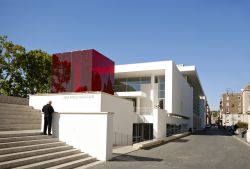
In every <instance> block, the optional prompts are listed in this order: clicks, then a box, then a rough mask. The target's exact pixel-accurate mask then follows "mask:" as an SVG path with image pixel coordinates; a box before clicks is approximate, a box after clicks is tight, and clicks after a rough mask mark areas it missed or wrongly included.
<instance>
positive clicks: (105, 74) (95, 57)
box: [52, 49, 114, 94]
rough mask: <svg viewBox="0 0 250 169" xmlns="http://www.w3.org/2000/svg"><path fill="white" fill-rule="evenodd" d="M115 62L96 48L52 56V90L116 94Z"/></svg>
mask: <svg viewBox="0 0 250 169" xmlns="http://www.w3.org/2000/svg"><path fill="white" fill-rule="evenodd" d="M113 84H114V62H113V61H112V60H110V59H109V58H107V57H106V56H104V55H102V54H101V53H99V52H97V51H96V50H94V49H90V50H82V51H74V52H65V53H57V54H53V56H52V92H53V93H58V92H84V91H103V92H106V93H109V94H114V91H113Z"/></svg>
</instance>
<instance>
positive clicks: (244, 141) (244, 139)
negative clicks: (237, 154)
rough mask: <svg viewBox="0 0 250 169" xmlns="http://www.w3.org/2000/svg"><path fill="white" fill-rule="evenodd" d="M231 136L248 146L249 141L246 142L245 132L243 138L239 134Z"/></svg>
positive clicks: (249, 144)
mask: <svg viewBox="0 0 250 169" xmlns="http://www.w3.org/2000/svg"><path fill="white" fill-rule="evenodd" d="M233 137H234V138H236V139H237V140H239V141H241V142H242V143H244V144H245V145H247V146H250V143H249V142H247V136H246V134H245V137H244V138H242V137H241V134H237V135H233Z"/></svg>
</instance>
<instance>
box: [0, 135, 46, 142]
mask: <svg viewBox="0 0 250 169" xmlns="http://www.w3.org/2000/svg"><path fill="white" fill-rule="evenodd" d="M46 138H50V137H49V136H47V135H37V136H25V137H7V138H0V143H7V142H8V143H10V142H17V141H30V140H40V139H46Z"/></svg>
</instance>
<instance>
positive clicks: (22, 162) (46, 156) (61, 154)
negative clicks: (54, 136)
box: [0, 149, 80, 169]
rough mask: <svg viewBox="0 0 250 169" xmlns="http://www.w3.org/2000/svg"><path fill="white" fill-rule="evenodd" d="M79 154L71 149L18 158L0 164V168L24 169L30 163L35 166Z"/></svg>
mask: <svg viewBox="0 0 250 169" xmlns="http://www.w3.org/2000/svg"><path fill="white" fill-rule="evenodd" d="M79 152H80V151H79V150H77V149H71V150H66V151H60V152H55V153H48V154H43V155H38V156H32V157H27V158H20V159H17V160H11V161H6V162H0V168H1V169H5V168H14V167H19V166H22V167H21V168H24V165H29V164H32V163H36V164H37V163H39V162H46V161H49V160H51V159H55V158H60V157H65V156H70V155H73V154H77V153H79ZM43 168H46V167H43Z"/></svg>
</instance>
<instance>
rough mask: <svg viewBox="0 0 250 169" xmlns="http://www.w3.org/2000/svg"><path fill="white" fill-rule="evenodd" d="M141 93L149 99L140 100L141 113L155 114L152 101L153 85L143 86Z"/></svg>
mask: <svg viewBox="0 0 250 169" xmlns="http://www.w3.org/2000/svg"><path fill="white" fill-rule="evenodd" d="M141 91H142V92H144V93H146V96H147V98H141V100H140V111H141V112H140V113H141V114H152V112H153V108H152V106H153V102H152V100H151V95H152V92H153V90H152V85H151V84H142V85H141Z"/></svg>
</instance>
